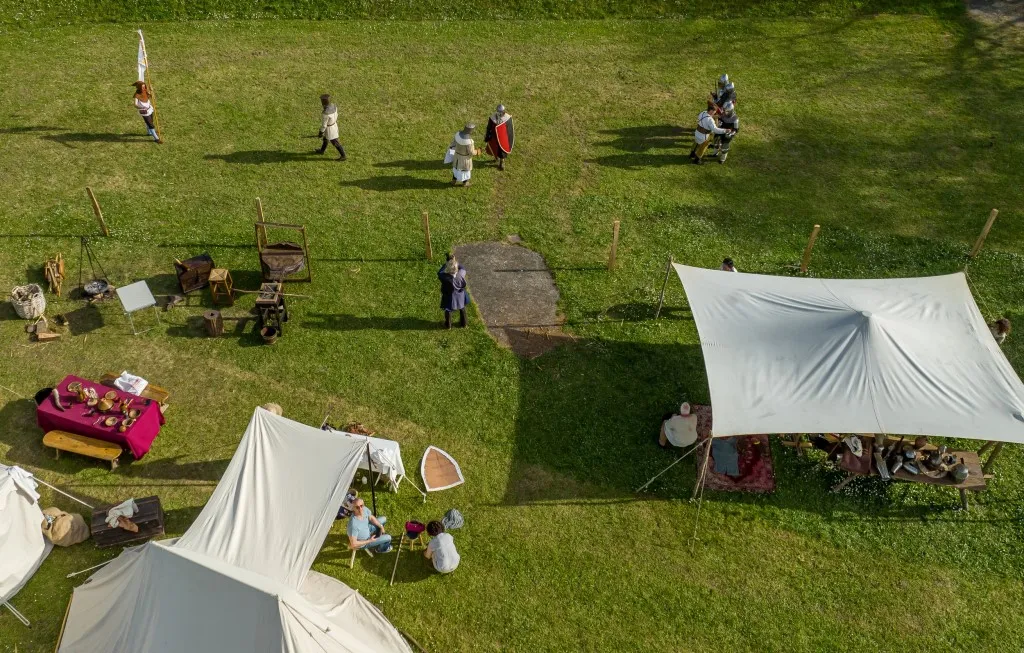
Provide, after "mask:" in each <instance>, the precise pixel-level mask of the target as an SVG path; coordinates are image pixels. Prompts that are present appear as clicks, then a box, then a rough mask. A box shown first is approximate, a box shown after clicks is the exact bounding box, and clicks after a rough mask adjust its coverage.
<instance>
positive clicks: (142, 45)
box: [139, 29, 146, 82]
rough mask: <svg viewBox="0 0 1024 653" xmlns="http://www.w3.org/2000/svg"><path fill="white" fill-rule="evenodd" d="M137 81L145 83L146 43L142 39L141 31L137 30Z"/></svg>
mask: <svg viewBox="0 0 1024 653" xmlns="http://www.w3.org/2000/svg"><path fill="white" fill-rule="evenodd" d="M139 81H140V82H144V81H146V42H145V41H144V40H143V39H142V30H141V29H140V30H139Z"/></svg>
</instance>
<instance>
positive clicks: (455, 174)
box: [448, 122, 480, 186]
mask: <svg viewBox="0 0 1024 653" xmlns="http://www.w3.org/2000/svg"><path fill="white" fill-rule="evenodd" d="M474 129H476V125H474V124H473V123H471V122H467V123H466V126H465V127H463V128H462V131H457V132H455V137H454V138H452V142H451V145H449V146H448V149H449V150H454V157H453V158H452V185H453V186H454V185H458V184H462V185H463V186H469V180H470V177H472V176H473V157H474V156H476V155H477V154H480V150H478V149H476V144H475V143H474V142H473V130H474Z"/></svg>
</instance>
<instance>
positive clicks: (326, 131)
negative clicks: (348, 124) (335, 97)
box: [316, 93, 348, 161]
mask: <svg viewBox="0 0 1024 653" xmlns="http://www.w3.org/2000/svg"><path fill="white" fill-rule="evenodd" d="M320 104H322V105H323V106H324V110H323V113H321V114H320V138H322V139H324V142H323V145H321V146H320V149H319V150H317V151H316V152H317V154H323V153H324V152H326V151H327V144H328V143H330V144H331V145H333V146H334V147H335V149H337V150H338V161H344V160H345V159H347V158H348V157H346V156H345V148H344V147H342V145H341V142H340V141H339V140H338V106H337V105H336V104H334V103H333V102H331V96H330V95H327V94H326V93H325V94H323V95H321V96H320Z"/></svg>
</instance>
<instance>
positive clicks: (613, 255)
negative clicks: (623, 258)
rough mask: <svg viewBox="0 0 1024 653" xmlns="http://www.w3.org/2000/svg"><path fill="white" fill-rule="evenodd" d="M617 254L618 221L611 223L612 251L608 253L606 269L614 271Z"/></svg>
mask: <svg viewBox="0 0 1024 653" xmlns="http://www.w3.org/2000/svg"><path fill="white" fill-rule="evenodd" d="M618 253H619V221H618V220H616V221H615V222H613V223H612V249H611V251H610V252H609V253H608V269H609V270H614V269H615V262H616V258H617V256H618Z"/></svg>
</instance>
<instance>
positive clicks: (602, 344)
mask: <svg viewBox="0 0 1024 653" xmlns="http://www.w3.org/2000/svg"><path fill="white" fill-rule="evenodd" d="M519 378H520V389H519V410H518V413H517V414H518V418H517V420H516V426H515V436H514V437H515V439H514V445H513V452H512V457H511V458H512V459H511V463H510V470H509V475H508V481H507V484H506V488H505V496H504V497H503V504H504V505H523V504H529V503H552V504H567V503H576V502H588V503H591V502H596V503H602V502H604V503H620V502H629V501H652V500H665V499H689V498H690V496H691V493H692V491H693V487H694V483H695V481H696V470H697V464H698V462H697V460H696V456H695V455H690V456H689V457H688V458H687V459H685V460H683V461H682V462H680V463H678V464H677V465H675V466H674V467H673V468H672V469H670V470H669V471H668V472H667V473H665V474H664V475H663V476H661V477H660V478H659V479H657V480H656V481H655V482H654V483H653V484H652V485H651V486H650V488H649V489H648V490H647V491H645V492H644V493H642V494H637V493H636V489H637V488H638V487H640V486H641V485H643V484H644V483H646V482H647V481H648V480H649V479H650V478H651V477H653V476H654V475H655V474H657V473H658V472H660V471H662V470H663V469H665V468H666V467H667V466H668V465H669V464H671V463H672V462H673V461H674V460H676V459H677V458H678V457H679V456H680V455H681V454H682V453H683V450H680V449H675V448H669V449H662V448H661V447H659V446H658V444H657V437H658V432H659V428H660V425H661V420H662V417H663V416H664V415H665V414H666V413H670V412H673V411H674V410H676V409H678V407H679V404H680V403H681V402H683V401H689V402H691V403H698V404H706V403H709V402H710V398H709V395H708V389H707V377H706V372H705V368H704V359H703V356H702V354H701V350H700V346H699V345H692V344H689V345H682V344H644V343H635V342H616V341H607V340H577V341H575V342H566V343H564V344H563V345H562V346H561V347H559V348H558V349H555V350H553V351H551V352H549V353H547V354H544V355H543V356H541V357H539V358H536V359H534V360H525V361H522V362H521V364H520V374H519ZM770 440H771V445H772V460H773V465H774V469H775V478H776V491H775V492H774V493H772V494H770V495H759V494H750V493H739V492H713V491H710V490H708V491H706V492H705V495H704V498H705V500H710V501H714V502H716V503H719V504H758V505H767V506H771V507H772V508H774V509H779V510H785V511H801V512H808V513H814V514H817V515H820V516H822V517H823V518H824V519H825V520H826V521H832V520H834V521H844V522H845V521H849V520H850V519H858V518H861V515H868V514H869V515H871V516H879V517H881V518H885V519H891V520H906V519H913V518H915V517H918V518H919V517H922V516H925V515H928V516H931V515H933V514H935V507H936V505H937V506H939V507H940V508H941V507H948V508H950V509H954V508H955V507H956V506H957V505H958V497H957V495H956V494H955V493H952V492H946V493H945V494H943V493H941V492H940V493H936V494H935V496H934V498H932V495H928V498H922V497H921V496H918V495H915V494H914V492H915V490H913V489H911V490H908V489H907V487H909V484H896V485H894V484H891V483H884V482H882V481H880V480H877V482H875V480H873V479H861V480H858V481H857V483H856V484H857V488H855V489H854V490H853V491H849V492H841V493H833V492H831V491H830V489H831V487H832V486H833V485H835V484H836V483H838V482H839V481H840V480H841V479H842V478H844V477H845V474H843V473H842V472H841V471H839V470H838V469H835V468H834V467H833V466H830V465H825V464H822V461H821V458H820V457H819V456H810V457H800V456H797V455H796V453H795V452H794V451H793V450H791V449H789V448H786V447H783V446H782V445H781V444H780V441H779V438H778V437H776V436H772V437H771V438H770ZM908 492H909V493H910V494H908ZM947 495H948V496H947Z"/></svg>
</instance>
